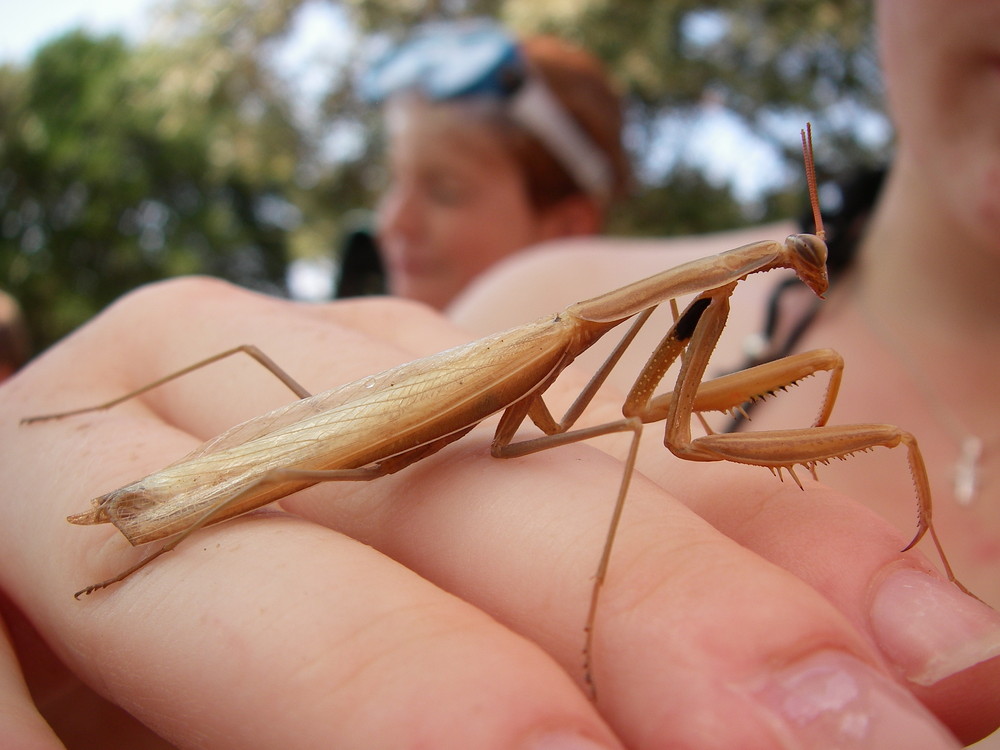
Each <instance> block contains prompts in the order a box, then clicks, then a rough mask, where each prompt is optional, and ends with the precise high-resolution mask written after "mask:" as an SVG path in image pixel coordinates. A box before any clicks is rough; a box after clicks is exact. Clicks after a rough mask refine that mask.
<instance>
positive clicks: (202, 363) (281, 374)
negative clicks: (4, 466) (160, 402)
mask: <svg viewBox="0 0 1000 750" xmlns="http://www.w3.org/2000/svg"><path fill="white" fill-rule="evenodd" d="M240 352H242V353H243V354H247V355H249V356H250V357H252V358H253V359H254V360H256V361H257V362H259V363H260V364H261V365H263V367H264V368H265V369H266V370H267V371H268V372H270V373H271V374H272V375H274V376H275V377H276V378H278V380H280V381H281V382H282V383H284V384H285V385H286V386H287V387H288V389H289V390H291V391H292V393H294V394H295V395H296V396H298V397H299V398H309V396H311V395H312V394H311V393H309V391H307V390H306V389H305V388H304V387H302V386H301V385H300V384H299V383H298V381H296V380H295V379H294V378H292V376H291V375H289V374H288V373H287V372H285V371H284V370H283V369H282V368H281V367H280V366H279V365H278V363H277V362H275V361H274V360H273V359H271V358H270V357H269V356H267V355H266V354H264V352H262V351H261V350H260V349H258V348H257V347H256V346H254V345H253V344H243V345H242V346H236V347H233V348H232V349H227V350H226V351H224V352H219V353H218V354H214V355H212V356H211V357H207V358H205V359H202V360H199V361H198V362H195V363H194V364H192V365H188V366H187V367H184V368H181V369H180V370H177V371H176V372H172V373H170V374H169V375H164V376H163V377H162V378H157V379H156V380H154V381H153V382H151V383H147V384H146V385H144V386H142V387H141V388H136V389H135V390H134V391H129V392H128V393H126V394H124V395H122V396H118V397H117V398H113V399H111V400H110V401H105V402H104V403H103V404H97V405H96V406H85V407H84V408H82V409H72V410H70V411H63V412H57V413H55V414H40V415H37V416H33V417H25V418H24V419H22V420H21V424H31V423H32V422H44V421H46V420H49V419H62V418H63V417H73V416H76V415H78V414H87V413H88V412H92V411H103V410H105V409H110V408H111V407H113V406H117V405H118V404H121V403H123V402H125V401H128V400H129V399H132V398H135V397H136V396H140V395H142V394H143V393H146V392H147V391H151V390H153V389H154V388H157V387H159V386H161V385H163V384H164V383H169V382H170V381H171V380H176V379H177V378H180V377H182V376H184V375H187V374H188V373H191V372H194V371H195V370H199V369H201V368H202V367H206V366H207V365H211V364H214V363H215V362H218V361H219V360H221V359H225V358H226V357H230V356H232V355H233V354H239V353H240Z"/></svg>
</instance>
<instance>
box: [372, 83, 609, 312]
mask: <svg viewBox="0 0 1000 750" xmlns="http://www.w3.org/2000/svg"><path fill="white" fill-rule="evenodd" d="M387 120H388V123H389V128H388V131H389V144H388V153H387V157H386V162H387V168H388V169H387V171H388V175H389V184H388V186H387V188H386V190H385V192H384V193H383V195H382V196H381V199H380V200H379V204H378V207H377V227H378V240H379V251H380V253H381V257H382V262H383V265H384V266H385V269H386V275H387V282H388V287H389V292H390V293H391V294H394V295H396V296H399V297H404V298H406V299H413V300H417V301H419V302H423V303H425V304H428V305H431V306H432V307H435V308H438V309H442V308H444V307H445V306H446V305H448V304H449V303H450V302H451V301H452V300H453V299H454V298H455V297H456V296H457V295H458V294H459V293H460V292H461V291H462V290H463V289H464V288H465V287H466V286H467V285H468V284H469V283H470V282H471V281H473V279H475V278H477V277H478V276H480V275H481V274H482V273H483V272H484V271H486V270H487V269H488V268H490V267H491V266H493V265H494V264H495V263H497V262H499V261H500V260H503V259H504V258H506V257H508V256H512V255H516V254H518V253H520V252H523V251H524V250H525V249H527V248H530V247H532V246H534V245H536V244H538V243H539V242H544V241H546V240H550V239H554V238H557V237H572V236H577V235H588V234H593V233H595V232H597V231H598V230H599V228H600V225H601V222H602V219H603V208H602V207H601V206H600V205H599V204H598V203H597V201H595V200H594V199H591V198H589V197H587V196H585V195H583V194H579V195H574V196H570V197H567V198H565V199H563V200H562V201H559V202H557V203H556V204H554V205H552V206H549V207H546V208H545V209H540V208H537V207H535V206H534V205H532V203H531V201H530V198H529V195H528V191H527V185H526V184H525V179H526V177H525V175H524V172H523V170H522V168H521V167H520V166H519V165H518V163H517V162H516V161H515V160H514V158H513V157H512V156H511V155H510V153H509V152H508V151H507V150H506V149H505V147H504V146H503V144H502V142H501V141H500V139H499V138H498V136H497V133H496V132H495V130H494V129H493V126H491V125H490V124H489V119H488V118H484V116H483V115H482V114H481V113H477V112H476V110H475V109H470V105H467V104H463V103H443V104H431V103H427V102H424V101H422V100H420V99H404V100H403V101H396V102H392V103H390V105H389V106H388V112H387Z"/></svg>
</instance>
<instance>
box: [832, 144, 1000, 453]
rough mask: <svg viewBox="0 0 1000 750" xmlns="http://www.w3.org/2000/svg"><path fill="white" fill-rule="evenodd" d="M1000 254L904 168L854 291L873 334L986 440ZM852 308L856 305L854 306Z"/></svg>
mask: <svg viewBox="0 0 1000 750" xmlns="http://www.w3.org/2000/svg"><path fill="white" fill-rule="evenodd" d="M998 274H1000V252H998V251H997V249H996V248H989V247H981V246H975V245H974V244H972V240H971V239H969V237H968V236H963V233H962V228H961V226H960V224H959V223H958V222H956V221H954V220H953V219H952V218H951V216H950V214H949V213H948V211H947V210H946V209H945V208H944V207H943V206H941V205H938V204H937V202H936V200H935V196H934V194H933V191H932V190H929V189H928V181H927V178H926V176H922V177H921V176H920V175H916V174H914V173H913V170H910V169H908V168H907V165H906V164H905V163H901V164H899V165H897V166H894V168H893V172H892V173H890V175H889V177H888V181H887V183H886V186H885V188H884V192H883V195H882V197H881V199H880V201H879V203H878V206H877V208H876V211H875V214H874V216H873V217H872V221H871V224H870V226H869V229H868V232H867V233H866V235H865V239H864V241H863V243H862V246H861V248H860V254H859V257H858V263H857V267H856V270H855V272H854V279H853V283H848V284H847V285H845V289H844V292H845V294H846V295H849V296H850V297H853V298H854V302H855V303H856V305H855V308H856V310H857V311H858V313H859V314H860V315H861V316H863V317H864V318H865V328H867V329H868V331H869V332H870V334H871V336H872V337H873V338H875V339H876V340H877V341H879V345H880V346H881V347H882V348H883V349H885V350H887V351H889V352H890V353H891V354H892V356H893V357H894V358H896V359H897V360H898V361H899V364H900V366H901V367H902V368H904V369H905V370H906V371H911V370H914V369H916V370H918V372H917V373H916V375H913V376H911V377H913V378H914V380H915V381H919V382H921V385H922V389H923V390H925V391H927V392H928V393H927V394H926V397H927V398H929V399H934V400H936V401H939V402H940V403H941V404H944V405H946V406H945V407H944V408H947V409H948V410H950V411H952V412H953V413H954V415H955V417H956V418H957V420H958V421H960V422H961V423H962V424H963V425H964V430H966V431H968V432H972V433H975V434H977V435H979V436H981V437H990V439H992V438H993V437H995V434H994V433H995V432H996V425H995V416H994V412H993V409H992V408H991V407H990V404H992V403H995V399H996V386H995V379H996V374H997V373H998V372H1000V346H997V343H998V341H997V340H998V338H1000V294H997V292H996V283H995V280H996V278H997V277H998ZM845 301H848V300H846V299H845Z"/></svg>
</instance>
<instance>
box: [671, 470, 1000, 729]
mask: <svg viewBox="0 0 1000 750" xmlns="http://www.w3.org/2000/svg"><path fill="white" fill-rule="evenodd" d="M857 460H859V461H863V460H864V459H863V458H859V459H857ZM725 471H726V473H731V474H732V475H733V479H732V482H733V483H734V484H735V483H737V482H742V481H743V480H742V478H741V474H742V472H739V471H732V470H725ZM697 477H698V472H697V470H696V469H695V470H693V471H692V472H689V473H688V475H687V478H686V479H685V480H683V481H673V482H672V484H673V485H674V487H675V490H676V491H678V492H679V493H680V494H681V495H682V497H684V499H685V501H686V502H687V503H688V505H690V506H691V507H692V508H693V509H694V510H696V511H697V512H698V514H699V515H701V516H702V517H703V518H705V519H706V520H707V521H709V523H711V524H712V525H713V526H715V527H716V528H718V529H719V530H721V531H722V532H724V533H725V534H727V535H728V536H730V537H731V538H733V539H734V540H736V541H738V542H739V543H740V544H742V545H744V546H746V547H748V548H749V549H752V550H754V551H755V552H757V553H759V554H760V555H762V556H764V557H765V558H767V559H768V560H771V561H772V562H775V563H776V564H778V565H780V566H781V567H783V568H785V569H786V570H789V571H791V572H792V573H794V574H795V575H797V576H798V577H799V578H801V579H803V580H804V581H806V582H807V583H809V585H810V586H812V587H813V588H814V589H816V590H817V591H819V592H820V593H822V594H823V595H824V596H825V597H826V598H827V599H828V600H829V601H831V602H832V603H833V604H834V605H835V606H836V607H837V608H838V609H839V610H840V611H841V612H842V613H844V614H845V615H846V616H847V617H848V619H849V620H850V621H851V622H852V623H853V624H854V626H855V627H856V628H857V629H858V631H859V632H861V633H864V634H866V635H867V637H868V638H869V640H870V642H871V643H872V644H873V645H875V646H876V647H877V648H878V649H879V651H880V652H881V654H882V655H883V657H884V658H885V660H886V661H887V663H888V664H889V667H890V669H891V670H892V672H893V673H895V674H898V675H899V677H900V678H901V679H902V680H904V681H905V682H906V684H907V685H908V686H909V688H910V689H911V690H912V691H913V692H914V693H915V694H916V695H917V696H918V697H919V698H920V699H921V700H922V701H923V702H924V703H925V704H926V705H928V706H929V707H930V708H931V709H932V710H933V711H934V712H935V713H936V714H937V715H938V717H939V718H941V720H942V721H944V722H945V723H946V724H947V725H948V726H949V727H950V728H951V729H952V731H954V732H955V733H956V734H957V735H958V737H959V738H960V739H962V740H963V741H964V742H972V741H975V740H977V739H980V738H981V737H983V736H985V735H986V734H989V733H990V732H991V731H993V730H994V729H996V727H997V725H998V723H1000V708H998V706H997V702H996V699H995V696H996V695H997V693H998V691H1000V615H998V614H997V613H996V612H995V611H994V610H992V609H991V608H990V607H988V606H986V605H985V604H983V603H982V602H980V601H978V600H976V599H974V598H972V597H970V596H968V595H966V594H965V593H963V592H962V591H961V590H959V589H958V588H957V587H956V586H954V585H952V584H950V583H948V582H947V581H945V580H943V578H942V577H941V575H940V574H938V573H936V572H935V571H934V569H933V567H932V566H931V564H930V563H929V561H928V560H927V559H926V558H925V557H924V555H923V554H921V553H920V552H919V551H916V550H914V551H910V552H906V553H902V552H900V550H901V549H903V547H904V546H905V545H906V544H907V543H908V542H909V538H908V537H907V536H906V535H905V534H903V533H902V532H900V531H899V530H898V529H896V528H895V527H893V526H892V525H891V524H889V523H888V522H887V521H885V520H883V519H882V518H881V517H879V516H878V515H877V514H875V513H874V512H872V511H870V510H869V509H867V508H865V507H864V506H862V505H860V504H858V503H856V502H854V501H851V500H850V499H848V498H846V497H844V496H842V495H840V494H838V493H835V492H831V491H829V490H826V489H824V488H822V487H819V486H817V485H815V484H813V483H809V484H808V485H806V486H807V488H808V490H809V491H808V492H805V493H803V492H800V491H798V490H796V489H794V488H791V487H782V486H780V485H778V484H777V483H776V484H775V486H774V491H773V492H772V493H770V495H768V496H759V497H758V498H757V499H756V500H755V499H754V498H752V497H751V498H748V497H746V495H745V494H744V495H743V496H741V495H740V494H739V493H736V492H730V493H723V494H722V495H721V497H720V498H717V499H716V501H715V502H711V503H708V502H704V501H703V498H704V496H705V493H704V491H703V488H702V487H701V486H699V482H698V478H697ZM906 478H907V477H906V472H905V468H904V467H902V466H901V467H900V481H901V483H905V481H906ZM665 481H669V480H665ZM711 481H712V482H713V485H716V486H717V483H718V481H719V475H718V474H717V473H714V474H713V477H712V480H711ZM900 500H901V502H911V499H910V498H909V497H905V496H903V495H902V493H901V498H900Z"/></svg>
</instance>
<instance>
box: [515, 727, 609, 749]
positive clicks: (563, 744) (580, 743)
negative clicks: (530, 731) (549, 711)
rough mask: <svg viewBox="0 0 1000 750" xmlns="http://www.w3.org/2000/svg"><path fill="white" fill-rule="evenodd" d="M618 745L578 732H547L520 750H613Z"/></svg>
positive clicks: (533, 737) (520, 747)
mask: <svg viewBox="0 0 1000 750" xmlns="http://www.w3.org/2000/svg"><path fill="white" fill-rule="evenodd" d="M613 747H618V746H617V745H614V746H612V745H605V744H603V743H601V742H597V741H596V740H593V739H591V738H589V737H584V736H583V735H581V734H577V733H576V732H564V731H555V732H545V733H544V734H537V735H534V736H532V737H530V738H529V739H528V741H527V742H525V743H524V744H522V745H520V746H519V747H518V750H612V748H613Z"/></svg>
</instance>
